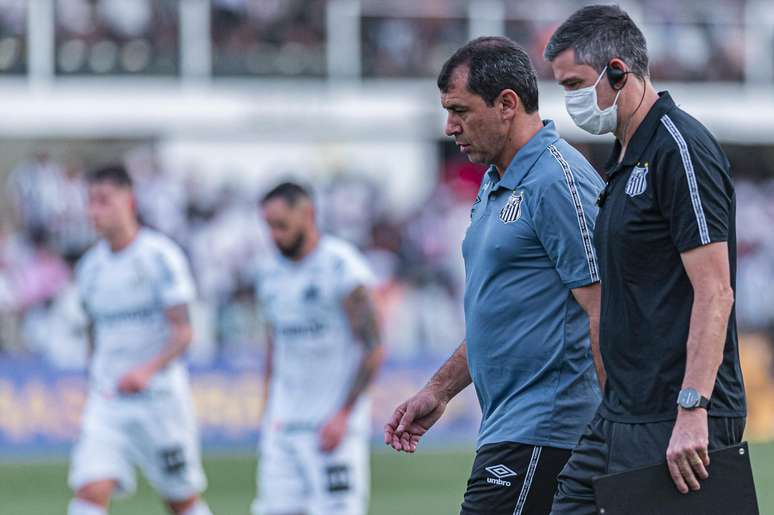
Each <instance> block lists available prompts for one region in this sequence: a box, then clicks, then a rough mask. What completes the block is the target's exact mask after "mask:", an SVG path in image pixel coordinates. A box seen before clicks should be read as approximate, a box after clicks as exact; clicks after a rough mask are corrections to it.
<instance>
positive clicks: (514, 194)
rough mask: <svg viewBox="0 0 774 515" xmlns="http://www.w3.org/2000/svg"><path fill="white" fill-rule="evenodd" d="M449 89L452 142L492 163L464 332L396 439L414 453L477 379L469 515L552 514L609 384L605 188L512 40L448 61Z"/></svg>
mask: <svg viewBox="0 0 774 515" xmlns="http://www.w3.org/2000/svg"><path fill="white" fill-rule="evenodd" d="M438 87H439V89H440V91H441V102H442V104H443V107H444V108H445V109H446V110H447V112H448V119H447V124H446V134H447V135H449V136H453V137H454V138H455V140H456V142H457V144H458V145H459V146H460V148H461V150H462V152H464V153H465V154H467V155H468V158H469V159H470V160H471V161H472V162H476V163H486V164H489V165H491V166H490V168H489V170H488V171H487V173H486V175H485V176H484V179H483V181H482V185H481V189H480V190H479V193H478V196H477V197H476V200H475V202H474V204H473V209H472V211H471V224H470V227H469V228H468V231H467V234H466V236H465V241H464V242H463V245H462V252H463V256H464V259H465V271H466V286H465V323H466V335H465V341H463V343H462V344H461V345H460V346H459V348H458V349H457V350H456V352H455V353H454V354H453V355H452V356H451V358H449V360H448V361H447V362H446V363H445V364H444V365H443V366H442V367H441V368H440V369H439V370H438V372H437V373H436V374H435V375H434V376H433V378H432V379H431V380H430V381H429V382H428V384H427V385H426V386H425V387H424V388H423V389H422V390H421V391H420V392H419V393H417V394H416V395H415V396H414V397H412V398H410V399H409V400H408V401H406V402H404V403H403V404H401V405H400V406H398V407H397V408H396V410H395V412H394V414H393V416H392V418H391V420H390V421H389V422H388V423H387V425H386V426H385V443H386V444H388V445H390V446H392V447H393V448H394V449H395V450H397V451H405V452H414V451H415V450H416V447H417V444H418V442H419V440H420V438H421V437H422V435H423V434H424V433H425V432H426V431H427V430H428V429H429V428H430V427H431V426H432V425H433V424H434V423H435V422H436V421H437V420H438V419H439V418H440V417H441V415H442V414H443V412H444V410H445V408H446V405H447V403H448V402H449V401H450V400H451V399H452V398H453V397H454V396H455V395H457V394H458V393H459V392H460V391H461V390H463V389H464V388H465V387H467V386H468V385H469V384H470V383H471V381H472V382H473V383H474V385H475V388H476V393H477V395H478V399H479V402H480V405H481V410H482V414H483V417H482V421H481V428H480V432H479V436H478V443H477V451H476V459H475V461H474V464H473V470H472V473H471V476H470V479H469V481H468V486H467V491H466V492H465V496H464V500H463V503H462V509H461V513H462V514H464V515H469V514H482V515H483V514H487V515H498V514H501V513H502V514H508V515H511V514H536V515H537V514H541V515H542V514H547V513H548V512H549V511H550V509H551V501H552V499H553V495H554V491H555V489H556V477H557V475H558V474H559V472H560V471H561V469H562V467H563V466H564V464H565V463H566V462H567V459H568V458H569V456H570V450H571V449H572V448H573V447H574V446H575V444H576V443H577V441H578V439H579V437H580V435H581V433H582V431H583V428H584V427H585V425H586V424H587V423H588V422H589V421H590V420H591V418H592V417H593V415H594V412H595V411H596V408H597V405H598V404H599V399H600V393H599V385H598V382H597V381H598V380H599V382H600V383H602V382H603V381H604V378H603V377H599V378H598V377H597V375H596V374H595V371H594V365H595V362H597V363H598V364H599V366H598V367H597V368H598V370H600V372H601V369H602V368H601V361H598V352H596V343H597V339H596V333H597V331H596V326H597V321H598V317H599V314H598V313H599V285H598V281H599V272H598V269H597V259H596V256H595V254H594V248H593V245H592V231H593V225H594V218H595V216H596V207H595V204H594V200H595V198H596V197H597V195H598V193H599V192H600V190H602V188H603V186H604V184H603V182H602V180H601V179H600V178H599V176H598V175H597V173H596V172H595V171H594V170H593V169H592V167H591V166H590V165H589V164H588V162H587V161H586V160H585V159H584V158H583V156H582V155H581V154H580V153H578V152H577V151H576V150H575V149H574V148H572V147H571V146H570V145H569V144H567V143H566V142H565V141H564V140H562V139H561V138H560V137H559V135H558V134H557V132H556V128H555V127H554V123H553V122H551V121H543V120H541V118H540V114H539V113H538V92H537V80H536V78H535V72H534V69H533V67H532V64H531V63H530V61H529V57H528V56H527V54H526V53H525V52H524V51H523V50H522V49H521V48H520V47H518V46H517V45H516V44H515V43H513V42H512V41H511V40H509V39H506V38H493V37H490V38H479V39H476V40H474V41H471V42H470V43H468V44H467V45H465V46H464V47H462V48H461V49H459V50H458V51H457V52H456V53H455V54H454V55H453V56H452V57H451V58H450V59H449V60H448V61H447V62H446V64H445V65H444V67H443V69H442V70H441V73H440V75H439V77H438ZM590 335H591V338H590ZM592 351H593V352H592ZM592 354H593V356H592Z"/></svg>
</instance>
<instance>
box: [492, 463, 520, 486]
mask: <svg viewBox="0 0 774 515" xmlns="http://www.w3.org/2000/svg"><path fill="white" fill-rule="evenodd" d="M486 471H487V472H489V473H490V474H492V475H493V476H494V477H488V478H486V482H487V483H490V484H493V485H500V486H511V482H510V481H503V479H504V478H506V477H513V476H515V475H517V474H516V472H514V471H513V470H511V469H509V468H508V467H506V466H505V465H502V464H500V465H492V466H491V467H486Z"/></svg>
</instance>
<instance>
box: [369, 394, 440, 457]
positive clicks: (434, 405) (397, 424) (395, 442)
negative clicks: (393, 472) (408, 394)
mask: <svg viewBox="0 0 774 515" xmlns="http://www.w3.org/2000/svg"><path fill="white" fill-rule="evenodd" d="M446 402H447V401H445V400H443V399H442V398H441V397H440V396H439V395H437V394H436V393H435V392H433V391H432V390H431V389H429V388H423V389H422V390H420V391H419V393H417V394H416V395H415V396H413V397H412V398H410V399H409V400H407V401H406V402H404V403H403V404H401V405H400V406H398V407H397V408H395V412H393V414H392V418H391V419H390V421H389V422H387V424H385V426H384V443H385V444H386V445H389V446H391V447H392V448H393V449H395V450H396V451H403V452H414V451H416V450H417V444H418V443H419V439H420V438H421V437H422V435H424V434H425V433H426V432H427V430H428V429H430V428H431V427H432V425H433V424H435V423H436V421H437V420H438V419H439V418H441V415H443V412H444V411H445V410H446Z"/></svg>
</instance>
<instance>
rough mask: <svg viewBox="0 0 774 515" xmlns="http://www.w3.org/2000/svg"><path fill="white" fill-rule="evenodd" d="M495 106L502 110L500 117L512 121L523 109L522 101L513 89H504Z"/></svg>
mask: <svg viewBox="0 0 774 515" xmlns="http://www.w3.org/2000/svg"><path fill="white" fill-rule="evenodd" d="M495 105H496V106H497V107H498V109H499V110H500V116H501V117H502V118H503V119H504V120H510V119H511V118H513V117H514V116H516V112H517V111H518V110H519V109H521V108H522V105H521V99H520V98H519V95H517V94H516V92H515V91H513V90H512V89H504V90H502V91H501V92H500V95H498V97H497V100H495Z"/></svg>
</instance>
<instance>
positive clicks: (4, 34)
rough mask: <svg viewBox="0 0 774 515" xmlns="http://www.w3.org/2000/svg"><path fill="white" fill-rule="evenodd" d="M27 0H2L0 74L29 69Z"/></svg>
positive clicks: (0, 11)
mask: <svg viewBox="0 0 774 515" xmlns="http://www.w3.org/2000/svg"><path fill="white" fill-rule="evenodd" d="M26 38H27V0H0V74H4V73H25V72H26V71H27V39H26Z"/></svg>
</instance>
